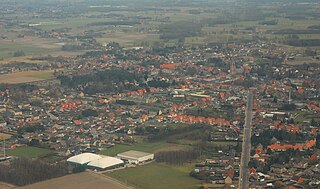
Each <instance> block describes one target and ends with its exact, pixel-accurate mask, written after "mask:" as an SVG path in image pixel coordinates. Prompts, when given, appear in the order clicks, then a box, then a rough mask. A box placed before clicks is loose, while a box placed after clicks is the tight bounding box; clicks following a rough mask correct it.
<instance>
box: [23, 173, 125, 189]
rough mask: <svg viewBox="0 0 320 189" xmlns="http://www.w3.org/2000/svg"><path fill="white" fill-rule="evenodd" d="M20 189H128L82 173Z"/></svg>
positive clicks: (101, 176) (107, 180) (92, 174)
mask: <svg viewBox="0 0 320 189" xmlns="http://www.w3.org/2000/svg"><path fill="white" fill-rule="evenodd" d="M20 188H21V189H43V188H46V189H60V188H63V189H74V188H77V189H87V188H94V189H129V188H131V187H127V186H125V185H123V184H122V183H120V182H118V181H116V180H113V179H111V178H108V177H106V176H103V175H99V174H96V173H90V172H84V173H79V174H72V175H67V176H64V177H60V178H55V179H51V180H47V181H44V182H39V183H35V184H31V185H29V186H25V187H20Z"/></svg>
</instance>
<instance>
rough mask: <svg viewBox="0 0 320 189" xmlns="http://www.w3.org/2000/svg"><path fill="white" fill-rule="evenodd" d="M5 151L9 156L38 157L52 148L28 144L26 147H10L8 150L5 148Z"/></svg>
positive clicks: (49, 151)
mask: <svg viewBox="0 0 320 189" xmlns="http://www.w3.org/2000/svg"><path fill="white" fill-rule="evenodd" d="M6 152H7V154H8V155H9V156H17V157H24V158H35V157H39V156H42V155H45V154H48V153H51V152H52V150H49V149H44V148H37V147H29V146H28V147H20V148H15V149H10V150H7V151H6Z"/></svg>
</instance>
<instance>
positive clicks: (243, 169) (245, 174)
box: [239, 92, 253, 189]
mask: <svg viewBox="0 0 320 189" xmlns="http://www.w3.org/2000/svg"><path fill="white" fill-rule="evenodd" d="M252 106H253V94H252V93H251V92H250V93H249V95H248V99H247V106H246V112H245V113H246V118H245V124H244V128H243V141H242V154H241V164H240V178H239V188H240V189H247V188H249V167H248V163H249V161H250V148H251V130H252Z"/></svg>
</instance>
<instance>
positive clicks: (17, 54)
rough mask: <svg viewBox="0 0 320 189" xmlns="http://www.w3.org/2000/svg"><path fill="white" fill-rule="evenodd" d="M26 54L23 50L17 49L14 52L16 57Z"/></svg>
mask: <svg viewBox="0 0 320 189" xmlns="http://www.w3.org/2000/svg"><path fill="white" fill-rule="evenodd" d="M25 55H26V54H25V53H24V52H23V51H16V52H14V53H13V56H14V57H19V56H25Z"/></svg>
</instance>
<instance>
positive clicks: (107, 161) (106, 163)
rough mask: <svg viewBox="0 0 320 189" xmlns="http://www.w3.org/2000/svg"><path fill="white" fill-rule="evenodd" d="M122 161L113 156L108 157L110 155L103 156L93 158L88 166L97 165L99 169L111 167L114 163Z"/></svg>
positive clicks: (117, 163)
mask: <svg viewBox="0 0 320 189" xmlns="http://www.w3.org/2000/svg"><path fill="white" fill-rule="evenodd" d="M122 163H124V162H123V161H122V160H120V159H117V158H114V157H110V156H103V157H102V158H100V159H97V160H93V161H91V162H90V163H89V164H88V166H92V167H98V168H100V169H105V168H108V167H112V166H115V165H119V164H122Z"/></svg>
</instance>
